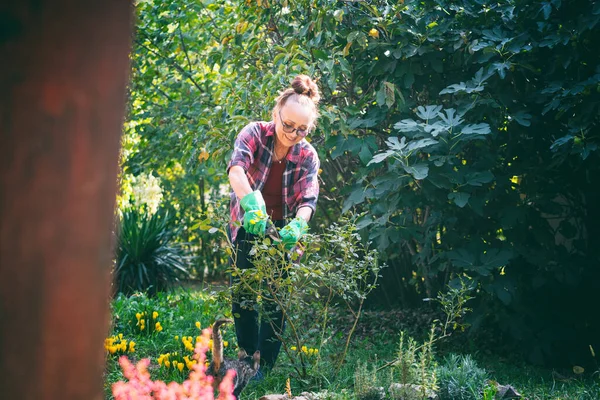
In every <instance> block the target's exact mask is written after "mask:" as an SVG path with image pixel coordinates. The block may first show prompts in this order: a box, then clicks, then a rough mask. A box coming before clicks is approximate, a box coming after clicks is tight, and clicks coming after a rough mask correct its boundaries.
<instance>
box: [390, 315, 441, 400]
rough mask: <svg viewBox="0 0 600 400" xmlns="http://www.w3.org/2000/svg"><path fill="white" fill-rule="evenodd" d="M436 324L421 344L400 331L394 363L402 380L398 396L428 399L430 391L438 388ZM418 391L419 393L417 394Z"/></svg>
mask: <svg viewBox="0 0 600 400" xmlns="http://www.w3.org/2000/svg"><path fill="white" fill-rule="evenodd" d="M435 329H436V327H435V325H433V326H432V327H431V331H430V333H429V338H428V339H427V340H426V341H425V342H424V343H422V344H421V345H419V344H418V343H417V342H416V341H415V340H414V339H413V338H411V337H407V336H405V334H404V332H400V342H399V345H398V353H397V358H396V361H395V363H394V368H395V370H396V371H397V372H396V374H397V376H398V379H399V381H400V384H401V386H400V388H399V389H397V390H396V391H397V392H400V393H396V395H397V397H396V398H407V399H408V398H411V399H412V398H415V399H416V398H419V399H426V398H428V396H429V393H432V392H435V391H436V390H437V376H436V370H435V367H436V365H435V362H434V361H433V343H434V342H435V337H436V336H435ZM417 393H418V395H417Z"/></svg>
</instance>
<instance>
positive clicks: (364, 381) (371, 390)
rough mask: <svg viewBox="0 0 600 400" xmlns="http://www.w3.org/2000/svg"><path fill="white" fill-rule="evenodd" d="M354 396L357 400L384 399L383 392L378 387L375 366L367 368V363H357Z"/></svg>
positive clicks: (381, 388)
mask: <svg viewBox="0 0 600 400" xmlns="http://www.w3.org/2000/svg"><path fill="white" fill-rule="evenodd" d="M354 394H355V396H356V398H357V399H358V400H380V399H383V398H385V391H384V389H383V387H381V386H380V385H379V380H378V378H377V369H376V367H375V366H373V367H372V368H369V366H368V365H367V363H363V362H360V361H359V362H358V364H357V367H356V371H355V373H354Z"/></svg>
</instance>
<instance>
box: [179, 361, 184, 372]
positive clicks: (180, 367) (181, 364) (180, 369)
mask: <svg viewBox="0 0 600 400" xmlns="http://www.w3.org/2000/svg"><path fill="white" fill-rule="evenodd" d="M184 366H185V365H183V363H179V364H177V369H178V370H179V372H183V367H184Z"/></svg>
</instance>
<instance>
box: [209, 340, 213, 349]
mask: <svg viewBox="0 0 600 400" xmlns="http://www.w3.org/2000/svg"><path fill="white" fill-rule="evenodd" d="M212 348H213V340H212V339H210V340H209V341H208V349H209V350H212Z"/></svg>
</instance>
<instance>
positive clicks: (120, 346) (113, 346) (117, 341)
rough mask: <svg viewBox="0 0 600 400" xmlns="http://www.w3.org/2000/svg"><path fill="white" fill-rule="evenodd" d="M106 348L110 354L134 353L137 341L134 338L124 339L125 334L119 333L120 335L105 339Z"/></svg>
mask: <svg viewBox="0 0 600 400" xmlns="http://www.w3.org/2000/svg"><path fill="white" fill-rule="evenodd" d="M104 348H105V349H106V351H108V352H109V353H110V354H125V353H127V352H129V353H133V352H134V351H135V342H134V341H133V340H130V341H127V340H126V339H123V334H122V333H119V334H118V335H114V336H111V337H109V338H107V339H105V340H104Z"/></svg>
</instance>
